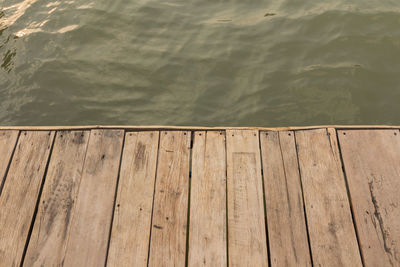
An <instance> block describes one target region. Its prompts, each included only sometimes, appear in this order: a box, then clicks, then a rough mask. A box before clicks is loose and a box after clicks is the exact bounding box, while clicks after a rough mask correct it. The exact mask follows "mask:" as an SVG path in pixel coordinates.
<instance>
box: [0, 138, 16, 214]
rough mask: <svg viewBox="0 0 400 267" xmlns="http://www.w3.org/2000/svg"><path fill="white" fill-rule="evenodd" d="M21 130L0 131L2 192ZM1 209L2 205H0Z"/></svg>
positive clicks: (0, 179)
mask: <svg viewBox="0 0 400 267" xmlns="http://www.w3.org/2000/svg"><path fill="white" fill-rule="evenodd" d="M18 133H19V131H7V130H5V131H0V155H1V157H0V194H1V188H2V187H3V183H4V179H5V175H6V172H7V167H8V165H9V163H10V160H11V156H12V153H13V151H14V148H15V145H16V143H17V139H18ZM0 209H1V207H0Z"/></svg>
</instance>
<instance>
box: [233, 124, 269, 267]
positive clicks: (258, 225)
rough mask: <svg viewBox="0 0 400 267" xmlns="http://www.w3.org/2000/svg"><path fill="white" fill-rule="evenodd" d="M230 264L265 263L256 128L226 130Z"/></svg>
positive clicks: (266, 261)
mask: <svg viewBox="0 0 400 267" xmlns="http://www.w3.org/2000/svg"><path fill="white" fill-rule="evenodd" d="M226 146H227V147H226V150H227V189H228V190H227V194H228V240H229V243H228V250H229V265H230V266H268V251H267V242H266V240H267V239H266V233H265V215H264V203H263V186H262V177H261V163H260V161H261V160H260V149H259V136H258V131H252V130H249V131H239V130H228V131H227V132H226Z"/></svg>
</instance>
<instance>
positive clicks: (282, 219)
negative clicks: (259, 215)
mask: <svg viewBox="0 0 400 267" xmlns="http://www.w3.org/2000/svg"><path fill="white" fill-rule="evenodd" d="M260 141H261V152H262V163H263V170H264V172H263V173H264V183H265V185H264V189H265V202H266V208H267V222H268V234H269V244H270V245H269V246H270V251H271V255H270V257H271V265H272V266H311V259H310V253H309V246H308V239H307V228H306V221H305V217H304V207H303V194H302V189H301V182H300V176H299V166H298V163H297V154H296V144H295V140H294V133H293V132H291V131H283V132H261V133H260Z"/></svg>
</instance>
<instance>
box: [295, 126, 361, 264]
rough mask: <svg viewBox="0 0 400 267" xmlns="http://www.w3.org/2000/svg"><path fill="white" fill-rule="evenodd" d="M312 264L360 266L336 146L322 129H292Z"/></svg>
mask: <svg viewBox="0 0 400 267" xmlns="http://www.w3.org/2000/svg"><path fill="white" fill-rule="evenodd" d="M296 142H297V145H298V159H299V165H300V170H301V180H302V185H303V194H304V202H305V207H306V214H307V221H308V231H309V238H310V243H311V250H312V258H313V264H314V266H362V264H361V257H360V253H359V248H358V243H357V238H356V233H355V229H354V225H353V220H352V216H351V210H350V205H349V200H348V198H347V191H346V185H345V180H344V176H343V172H342V170H341V168H340V166H339V165H338V162H337V158H336V157H337V154H336V152H335V151H336V150H337V148H334V146H335V143H332V142H331V139H330V136H329V135H328V131H327V130H326V129H320V130H310V131H299V132H296Z"/></svg>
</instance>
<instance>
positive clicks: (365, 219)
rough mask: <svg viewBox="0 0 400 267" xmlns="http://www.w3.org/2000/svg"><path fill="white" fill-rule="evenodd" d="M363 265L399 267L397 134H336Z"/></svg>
mask: <svg viewBox="0 0 400 267" xmlns="http://www.w3.org/2000/svg"><path fill="white" fill-rule="evenodd" d="M338 136H339V141H340V147H341V150H342V155H343V163H344V167H345V171H346V176H347V181H348V185H349V190H350V197H351V202H352V206H353V212H354V220H355V222H356V226H357V230H358V236H359V241H360V247H361V251H362V255H363V258H364V264H365V266H400V194H399V188H400V133H399V131H398V130H362V131H361V130H359V131H339V132H338Z"/></svg>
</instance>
